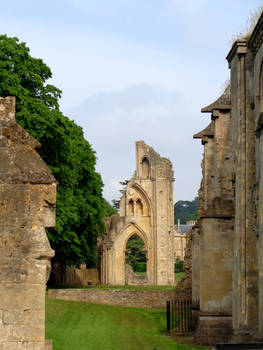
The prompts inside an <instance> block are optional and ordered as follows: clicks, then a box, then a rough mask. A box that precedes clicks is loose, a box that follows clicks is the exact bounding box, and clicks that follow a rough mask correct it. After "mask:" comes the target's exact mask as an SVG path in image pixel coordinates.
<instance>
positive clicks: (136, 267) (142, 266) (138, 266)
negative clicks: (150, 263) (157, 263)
mask: <svg viewBox="0 0 263 350" xmlns="http://www.w3.org/2000/svg"><path fill="white" fill-rule="evenodd" d="M131 266H132V269H133V271H134V272H146V261H141V262H140V261H138V262H136V263H133V264H131Z"/></svg>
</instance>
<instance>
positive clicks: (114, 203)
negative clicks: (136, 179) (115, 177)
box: [111, 180, 129, 211]
mask: <svg viewBox="0 0 263 350" xmlns="http://www.w3.org/2000/svg"><path fill="white" fill-rule="evenodd" d="M128 183H129V180H124V181H119V184H120V185H121V186H122V189H120V193H121V197H122V195H123V194H124V192H125V191H126V187H127V185H128ZM121 197H120V199H113V200H112V201H111V202H112V206H113V208H114V209H116V210H117V211H119V210H120V202H121Z"/></svg>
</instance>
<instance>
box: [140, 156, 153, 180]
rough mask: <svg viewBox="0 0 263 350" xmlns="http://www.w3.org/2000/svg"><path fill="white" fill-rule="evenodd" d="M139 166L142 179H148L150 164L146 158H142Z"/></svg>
mask: <svg viewBox="0 0 263 350" xmlns="http://www.w3.org/2000/svg"><path fill="white" fill-rule="evenodd" d="M141 165H142V178H144V179H148V178H149V177H150V174H151V163H150V161H149V159H148V158H147V157H146V156H144V157H143V158H142V161H141Z"/></svg>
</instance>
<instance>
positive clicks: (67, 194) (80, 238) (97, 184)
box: [0, 35, 104, 266]
mask: <svg viewBox="0 0 263 350" xmlns="http://www.w3.org/2000/svg"><path fill="white" fill-rule="evenodd" d="M51 77H52V73H51V70H50V68H49V67H48V66H47V65H46V64H45V63H44V62H43V61H42V60H41V59H36V58H33V57H31V56H30V55H29V48H28V47H26V44H25V43H21V42H19V40H18V39H17V38H8V37H7V36H5V35H0V96H3V97H4V96H9V95H12V96H16V120H17V122H18V123H19V124H20V125H21V126H22V127H23V128H25V130H27V131H28V132H29V133H30V134H31V135H32V136H33V137H35V138H36V139H37V140H38V141H40V143H41V148H40V150H39V153H40V155H41V157H42V158H43V159H44V160H45V162H46V163H47V164H48V166H49V167H50V169H51V170H52V172H53V174H54V176H55V178H56V180H57V181H58V183H59V186H58V193H57V215H56V229H55V230H48V237H49V240H50V243H51V246H52V248H53V249H55V251H56V256H55V260H56V261H59V262H60V263H61V264H62V265H64V264H68V265H72V264H77V265H78V264H80V263H83V262H85V263H86V264H87V266H94V265H95V263H96V241H97V236H98V234H99V232H101V231H103V230H104V225H103V221H102V219H103V213H104V200H103V198H102V186H103V184H102V181H101V177H100V175H99V174H97V173H96V172H95V164H96V157H95V152H94V151H93V149H92V148H91V145H90V144H89V143H88V142H87V141H86V140H85V139H84V136H83V131H82V128H81V127H79V126H77V125H76V124H75V123H74V122H73V121H71V120H69V118H67V117H65V116H64V115H63V114H62V113H61V112H60V110H59V102H58V100H59V98H60V96H61V91H60V90H59V89H57V88H56V87H55V86H53V85H49V84H47V83H46V81H47V80H48V79H49V78H51Z"/></svg>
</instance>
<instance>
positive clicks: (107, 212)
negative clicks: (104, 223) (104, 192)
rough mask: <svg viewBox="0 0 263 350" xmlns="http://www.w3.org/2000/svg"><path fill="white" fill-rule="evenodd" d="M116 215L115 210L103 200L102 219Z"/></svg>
mask: <svg viewBox="0 0 263 350" xmlns="http://www.w3.org/2000/svg"><path fill="white" fill-rule="evenodd" d="M116 214H118V212H117V210H116V209H115V208H114V207H113V206H112V205H110V203H109V202H107V201H106V199H104V217H108V218H109V217H111V216H112V215H116Z"/></svg>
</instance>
